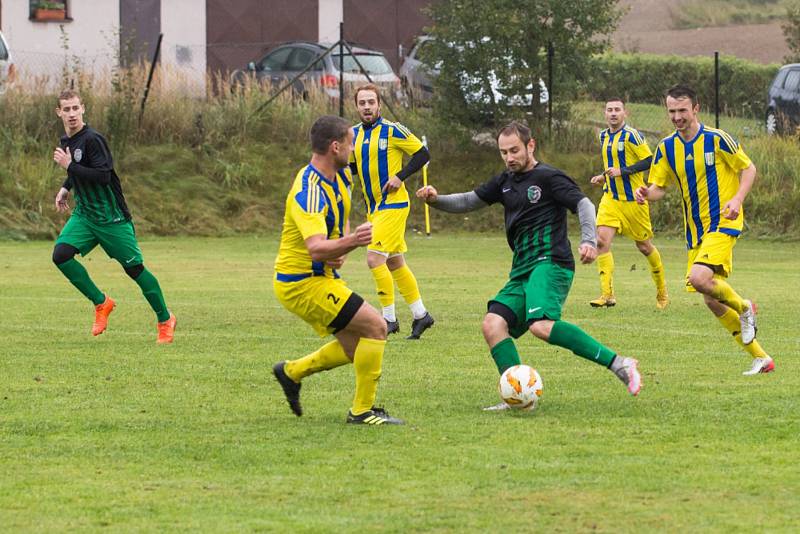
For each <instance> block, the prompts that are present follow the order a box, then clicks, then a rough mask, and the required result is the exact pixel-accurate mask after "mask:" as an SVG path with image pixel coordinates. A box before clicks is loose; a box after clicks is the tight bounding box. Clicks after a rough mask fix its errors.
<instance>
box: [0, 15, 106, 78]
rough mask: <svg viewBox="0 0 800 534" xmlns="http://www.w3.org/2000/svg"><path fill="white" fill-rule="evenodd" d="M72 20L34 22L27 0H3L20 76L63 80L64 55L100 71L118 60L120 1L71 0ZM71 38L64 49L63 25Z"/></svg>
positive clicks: (5, 29) (7, 34)
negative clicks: (11, 0)
mask: <svg viewBox="0 0 800 534" xmlns="http://www.w3.org/2000/svg"><path fill="white" fill-rule="evenodd" d="M69 15H70V17H71V18H72V20H71V21H63V22H59V23H55V22H34V21H31V20H28V18H29V16H30V10H29V3H28V2H27V0H15V1H13V2H10V1H8V0H6V1H4V2H3V3H2V20H3V35H5V37H6V40H7V41H8V42H9V46H10V48H11V51H12V53H13V54H14V62H15V63H16V66H17V69H18V72H19V73H20V76H29V75H37V76H49V77H50V79H51V81H52V82H53V83H59V82H60V81H61V72H62V69H63V66H64V61H65V56H66V57H68V58H70V59H71V58H72V57H73V56H75V57H77V58H78V59H79V60H80V62H81V64H82V66H83V68H85V69H87V70H89V71H91V72H94V73H96V74H101V73H103V72H108V71H109V69H110V68H111V66H112V65H113V64H114V62H115V60H116V54H117V50H118V47H119V36H118V35H119V34H118V31H119V2H118V1H110V0H107V1H102V2H86V1H80V0H72V1H71V2H70V5H69ZM61 27H63V28H64V35H65V36H66V39H67V41H68V45H67V46H68V48H67V49H66V50H65V48H64V43H63V38H62V33H61V30H60V28H61Z"/></svg>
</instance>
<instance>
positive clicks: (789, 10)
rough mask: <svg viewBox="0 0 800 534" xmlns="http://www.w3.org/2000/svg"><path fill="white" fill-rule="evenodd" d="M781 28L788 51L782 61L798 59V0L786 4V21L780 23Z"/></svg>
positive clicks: (799, 18) (799, 49) (799, 2)
mask: <svg viewBox="0 0 800 534" xmlns="http://www.w3.org/2000/svg"><path fill="white" fill-rule="evenodd" d="M781 28H782V29H783V36H784V38H785V39H786V44H787V45H788V46H789V51H790V53H789V55H788V56H786V57H785V58H784V61H786V62H787V63H792V62H795V61H800V1H797V0H795V1H794V2H792V3H791V4H789V5H788V6H786V21H785V22H784V23H783V24H781Z"/></svg>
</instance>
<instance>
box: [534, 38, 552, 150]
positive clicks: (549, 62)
mask: <svg viewBox="0 0 800 534" xmlns="http://www.w3.org/2000/svg"><path fill="white" fill-rule="evenodd" d="M554 56H555V50H554V49H553V41H548V42H547V137H548V138H551V139H552V137H553V57H554ZM534 94H535V91H534Z"/></svg>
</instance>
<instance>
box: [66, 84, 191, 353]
mask: <svg viewBox="0 0 800 534" xmlns="http://www.w3.org/2000/svg"><path fill="white" fill-rule="evenodd" d="M84 112H85V108H84V106H83V103H82V102H81V98H80V96H79V95H78V93H76V92H75V91H69V90H68V91H63V92H62V93H61V94H60V95H59V96H58V108H57V109H56V114H57V115H58V116H59V117H60V118H61V120H62V122H63V123H64V130H65V131H66V135H65V136H64V137H62V138H61V145H60V146H59V147H58V148H56V149H55V151H54V152H53V160H54V161H55V162H56V163H58V164H59V165H60V166H61V167H63V168H64V170H66V171H67V179H66V181H65V182H64V185H63V186H62V187H61V189H60V190H59V192H58V194H57V195H56V210H58V211H62V212H63V211H66V210H68V209H69V204H68V203H67V198H68V197H69V193H70V191H73V192H74V193H75V209H74V210H73V212H72V215H71V216H70V218H69V220H68V221H67V224H66V225H64V228H63V229H62V230H61V234H60V235H59V236H58V239H57V240H56V246H55V248H54V249H53V263H55V264H56V266H57V267H58V268H59V270H60V271H61V272H62V273H64V276H66V277H67V279H68V280H69V281H70V282H72V285H74V286H75V287H76V288H78V290H79V291H80V292H81V293H83V295H84V296H85V297H86V298H88V299H89V300H91V301H92V303H94V305H95V319H94V324H93V325H92V335H95V336H97V335H100V334H102V333H103V332H104V331H105V329H106V326H107V325H108V316H109V315H110V314H111V312H112V311H113V310H114V306H115V305H116V303H115V302H114V300H113V299H112V298H111V297H109V296H108V295H105V294H104V293H103V292H102V291H100V289H98V288H97V286H96V285H95V284H94V282H92V279H91V278H89V273H87V272H86V269H84V267H83V265H81V264H80V263H78V261H77V260H76V259H75V255H76V254H78V253H80V254H81V255H82V256H85V255H86V254H88V253H89V252H91V251H92V249H94V248H95V247H96V246H97V245H100V246H101V247H103V250H105V251H106V254H108V255H109V256H110V257H111V258H113V259H115V260H117V261H118V262H119V263H120V265H122V267H123V269H125V272H126V273H128V275H129V276H130V277H131V278H133V280H134V281H135V282H136V283H137V284H138V285H139V287H140V288H141V289H142V293H143V294H144V297H145V298H146V299H147V302H149V303H150V306H151V307H152V308H153V311H154V312H155V313H156V317H157V318H158V338H157V340H156V341H157V343H171V342H172V339H173V337H174V335H175V323H176V321H175V316H174V315H173V314H172V313H170V311H169V310H168V309H167V305H166V304H165V303H164V295H162V294H161V288H160V287H159V285H158V280H156V277H155V276H153V274H152V273H151V272H150V271H148V270H147V269H145V267H144V265H143V259H142V251H141V250H140V249H139V244H138V243H137V242H136V234H135V232H134V228H133V223H132V222H131V214H130V212H129V211H128V206H127V205H126V204H125V197H124V196H123V195H122V187H121V186H120V182H119V177H118V176H117V173H116V172H114V164H113V161H112V159H111V151H110V150H109V148H108V143H106V140H105V138H104V137H103V136H102V135H100V134H99V133H98V132H97V131H95V130H94V129H92V128H90V127H89V126H87V125H86V124H85V123H84V122H83V114H84Z"/></svg>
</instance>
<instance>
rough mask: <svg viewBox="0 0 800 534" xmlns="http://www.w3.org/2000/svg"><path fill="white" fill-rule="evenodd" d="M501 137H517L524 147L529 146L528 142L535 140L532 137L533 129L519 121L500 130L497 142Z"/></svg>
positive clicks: (510, 123)
mask: <svg viewBox="0 0 800 534" xmlns="http://www.w3.org/2000/svg"><path fill="white" fill-rule="evenodd" d="M501 135H516V136H517V137H519V139H520V141H522V144H523V145H527V144H528V141H530V140H531V139H533V136H531V129H530V128H528V127H527V126H526V125H525V124H524V123H522V122H519V121H511V122H509V123H508V124H506V125H505V126H503V127H502V128H500V131H499V132H497V136H496V137H495V140H496V141H497V140H499V139H500V136H501Z"/></svg>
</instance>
